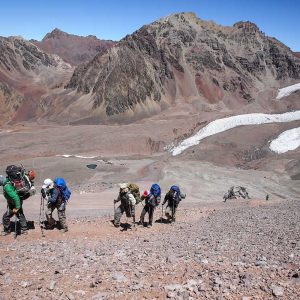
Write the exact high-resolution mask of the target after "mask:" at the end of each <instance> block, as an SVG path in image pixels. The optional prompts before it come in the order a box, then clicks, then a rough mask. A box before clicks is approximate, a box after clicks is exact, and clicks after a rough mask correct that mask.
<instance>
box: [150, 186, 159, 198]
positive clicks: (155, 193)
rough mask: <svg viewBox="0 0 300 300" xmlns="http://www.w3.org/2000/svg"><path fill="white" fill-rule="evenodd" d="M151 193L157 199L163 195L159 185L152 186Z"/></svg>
mask: <svg viewBox="0 0 300 300" xmlns="http://www.w3.org/2000/svg"><path fill="white" fill-rule="evenodd" d="M150 193H151V194H152V195H153V196H154V197H155V198H157V197H160V195H161V189H160V186H159V185H158V184H157V183H154V184H152V186H151V188H150Z"/></svg>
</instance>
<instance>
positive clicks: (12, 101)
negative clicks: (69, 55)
mask: <svg viewBox="0 0 300 300" xmlns="http://www.w3.org/2000/svg"><path fill="white" fill-rule="evenodd" d="M0 53H1V55H0V110H1V113H2V114H3V116H4V117H3V118H2V119H1V120H0V125H1V124H3V123H5V122H7V121H9V120H11V119H12V118H14V117H16V118H18V116H17V115H18V112H19V117H20V118H22V119H28V118H30V117H33V116H34V114H35V113H34V110H35V109H34V107H35V108H36V107H37V106H38V105H37V104H38V100H39V98H40V96H41V95H42V94H44V93H46V92H47V91H48V89H52V88H53V87H54V86H55V85H56V84H57V83H59V82H60V81H61V80H62V79H63V78H64V77H65V75H66V74H69V75H68V76H67V77H68V78H70V77H69V76H70V72H72V68H71V66H70V65H69V64H67V63H65V62H64V61H63V60H62V59H61V58H60V57H58V56H57V55H52V54H48V53H46V52H44V51H42V50H40V49H39V48H38V47H37V46H35V45H34V44H32V43H30V42H28V41H27V40H25V39H23V38H22V37H8V38H5V37H0Z"/></svg>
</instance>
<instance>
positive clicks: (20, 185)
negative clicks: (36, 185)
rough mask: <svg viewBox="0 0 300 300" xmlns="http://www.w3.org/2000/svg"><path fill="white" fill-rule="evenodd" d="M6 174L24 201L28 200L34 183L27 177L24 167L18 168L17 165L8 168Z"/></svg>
mask: <svg viewBox="0 0 300 300" xmlns="http://www.w3.org/2000/svg"><path fill="white" fill-rule="evenodd" d="M6 174H7V177H8V179H9V181H10V183H11V184H12V185H13V186H14V187H15V189H16V192H17V193H18V195H19V196H20V198H21V199H22V200H25V199H27V198H28V197H29V196H30V189H31V187H32V186H33V183H32V182H31V181H30V180H29V178H28V176H27V175H26V171H25V169H24V167H23V166H21V167H18V166H15V165H10V166H7V168H6Z"/></svg>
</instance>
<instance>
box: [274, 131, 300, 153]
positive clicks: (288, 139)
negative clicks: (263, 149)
mask: <svg viewBox="0 0 300 300" xmlns="http://www.w3.org/2000/svg"><path fill="white" fill-rule="evenodd" d="M299 146H300V127H298V128H293V129H290V130H287V131H284V132H283V133H281V134H280V135H279V136H278V138H277V139H275V140H273V141H272V142H271V144H270V149H271V150H272V151H274V152H276V153H285V152H287V151H290V150H295V149H297V148H298V147H299Z"/></svg>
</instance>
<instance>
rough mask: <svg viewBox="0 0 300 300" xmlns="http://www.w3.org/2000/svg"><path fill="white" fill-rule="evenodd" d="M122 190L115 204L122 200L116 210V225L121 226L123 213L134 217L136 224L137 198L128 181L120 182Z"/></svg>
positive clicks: (128, 216)
mask: <svg viewBox="0 0 300 300" xmlns="http://www.w3.org/2000/svg"><path fill="white" fill-rule="evenodd" d="M119 187H120V191H119V195H118V198H117V199H115V200H114V204H116V203H118V202H121V203H120V205H119V206H118V207H117V208H116V209H115V212H114V226H115V227H119V226H120V222H121V217H122V215H123V213H124V212H125V213H126V216H127V218H132V221H133V224H135V204H136V199H135V198H134V196H133V194H132V193H131V191H130V189H129V188H128V184H127V183H121V184H119Z"/></svg>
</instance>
